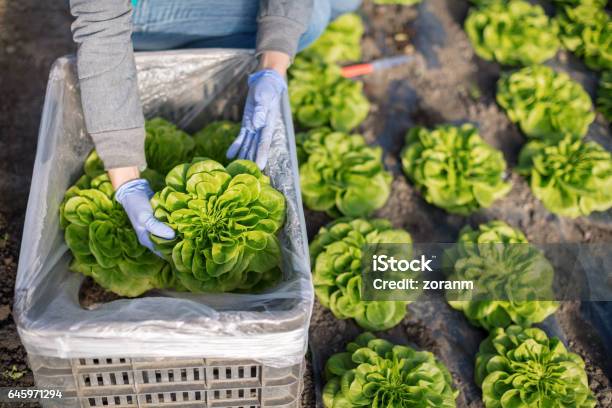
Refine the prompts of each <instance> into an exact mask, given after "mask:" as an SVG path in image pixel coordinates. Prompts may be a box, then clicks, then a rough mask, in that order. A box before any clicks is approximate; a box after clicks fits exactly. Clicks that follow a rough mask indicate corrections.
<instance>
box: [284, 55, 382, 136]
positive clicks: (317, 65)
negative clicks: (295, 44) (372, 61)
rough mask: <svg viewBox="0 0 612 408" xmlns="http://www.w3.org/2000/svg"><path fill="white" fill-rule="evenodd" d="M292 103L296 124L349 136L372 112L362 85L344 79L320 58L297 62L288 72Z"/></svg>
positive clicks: (333, 65) (302, 59)
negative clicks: (349, 132)
mask: <svg viewBox="0 0 612 408" xmlns="http://www.w3.org/2000/svg"><path fill="white" fill-rule="evenodd" d="M289 99H290V102H291V109H292V110H293V114H294V117H295V119H296V121H297V122H298V124H299V125H301V126H303V127H306V128H316V127H321V126H330V127H332V128H333V129H335V130H337V131H340V132H348V131H350V130H351V129H354V128H355V127H357V126H359V125H360V124H361V122H363V121H364V120H365V118H366V116H367V115H368V112H369V110H370V103H369V102H368V99H367V98H366V97H365V95H364V94H363V84H362V83H361V82H359V81H353V80H350V79H347V78H344V77H343V76H342V75H341V71H340V67H338V66H337V65H335V64H328V63H326V62H324V61H323V60H321V59H319V58H313V59H309V58H302V57H300V56H298V57H297V58H296V59H295V62H294V63H293V65H292V66H291V69H290V70H289Z"/></svg>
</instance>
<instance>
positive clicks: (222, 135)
mask: <svg viewBox="0 0 612 408" xmlns="http://www.w3.org/2000/svg"><path fill="white" fill-rule="evenodd" d="M238 133H240V123H235V122H230V121H227V120H221V121H217V122H211V123H210V124H208V125H207V126H206V127H205V128H204V129H202V130H200V131H199V132H197V133H196V134H194V135H193V139H194V141H195V149H194V154H193V156H194V157H203V158H208V159H212V160H214V161H216V162H219V163H221V164H222V165H224V166H227V165H228V164H229V163H230V160H229V159H228V158H227V155H226V154H227V149H229V147H230V146H231V144H232V143H233V142H234V139H236V137H238ZM186 161H191V160H186ZM177 164H180V163H177Z"/></svg>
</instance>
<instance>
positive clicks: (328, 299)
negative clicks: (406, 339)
mask: <svg viewBox="0 0 612 408" xmlns="http://www.w3.org/2000/svg"><path fill="white" fill-rule="evenodd" d="M411 242H412V238H411V237H410V234H408V233H407V232H406V231H404V230H400V229H393V228H392V227H391V224H390V223H389V222H388V221H386V220H382V219H376V220H371V221H368V220H364V219H354V220H344V219H342V220H337V221H335V222H333V223H331V224H330V225H328V226H326V227H322V228H321V229H320V230H319V233H318V234H317V235H316V236H315V238H314V239H313V241H312V242H311V244H310V259H311V264H312V265H313V271H312V273H313V283H314V287H315V293H316V295H317V299H319V302H321V304H322V305H323V306H324V307H326V308H329V309H330V310H331V311H332V313H333V314H334V316H336V317H337V318H338V319H351V318H352V319H355V321H356V322H357V324H359V326H361V327H363V328H364V329H367V330H386V329H389V328H391V327H394V326H396V325H397V324H399V322H400V321H401V320H402V319H403V318H404V316H405V315H406V305H407V304H408V302H399V301H396V302H391V301H367V302H366V301H363V300H361V282H362V280H361V273H362V272H361V269H362V266H361V256H362V248H363V246H364V245H366V244H369V245H373V244H379V243H384V244H410V243H411Z"/></svg>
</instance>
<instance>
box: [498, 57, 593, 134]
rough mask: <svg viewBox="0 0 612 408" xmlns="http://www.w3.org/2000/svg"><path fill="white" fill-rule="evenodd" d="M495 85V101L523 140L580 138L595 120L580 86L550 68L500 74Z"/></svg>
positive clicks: (528, 68)
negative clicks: (524, 137)
mask: <svg viewBox="0 0 612 408" xmlns="http://www.w3.org/2000/svg"><path fill="white" fill-rule="evenodd" d="M497 86H498V90H497V102H498V103H499V104H500V105H501V107H502V108H504V109H505V110H506V113H507V114H508V117H509V118H510V120H511V121H512V122H515V123H518V124H519V125H520V127H521V130H522V131H523V133H525V135H526V136H527V137H532V138H540V139H547V140H553V141H558V140H559V139H561V138H563V136H564V135H565V134H567V133H569V134H572V135H574V136H579V137H582V136H584V135H586V133H587V131H588V128H589V125H590V124H591V122H593V120H594V119H595V114H594V113H593V112H592V107H593V102H592V101H591V97H590V96H589V95H588V94H587V93H586V91H585V90H584V89H583V88H582V86H581V85H580V84H579V83H577V82H575V81H573V80H572V79H571V78H570V77H569V75H567V74H566V73H562V72H555V71H554V70H553V69H552V68H549V67H546V66H541V65H540V66H532V67H527V68H523V69H521V70H519V71H516V72H514V73H511V74H503V75H502V77H501V78H500V80H499V82H498V85H497Z"/></svg>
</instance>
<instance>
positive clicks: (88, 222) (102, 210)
mask: <svg viewBox="0 0 612 408" xmlns="http://www.w3.org/2000/svg"><path fill="white" fill-rule="evenodd" d="M60 225H61V226H62V228H63V229H64V238H65V240H66V244H67V245H68V248H69V249H70V251H71V252H72V255H73V256H74V259H73V260H72V262H71V264H70V269H71V270H73V271H74V272H78V273H82V274H84V275H86V276H90V277H92V278H93V279H94V280H95V281H96V282H97V283H98V284H99V285H100V286H102V287H103V288H105V289H107V290H110V291H112V292H114V293H116V294H118V295H120V296H127V297H135V296H139V295H141V294H142V293H144V292H146V291H148V290H150V289H154V288H176V287H177V283H176V281H175V276H174V274H173V273H172V270H171V269H170V267H169V265H168V263H167V262H165V261H164V260H162V259H160V258H158V257H157V256H156V255H155V254H153V253H152V252H151V251H149V250H148V249H147V248H145V247H143V246H141V245H140V243H139V242H138V238H137V237H136V233H135V232H134V230H133V229H132V225H131V223H130V221H129V219H128V217H127V214H126V213H125V211H124V210H123V208H122V207H121V205H120V204H119V203H118V202H117V201H115V198H114V192H113V187H112V185H111V183H110V180H109V179H108V176H107V175H106V174H102V175H98V176H96V177H95V178H93V179H92V178H91V177H89V176H87V175H84V176H82V177H81V178H80V179H79V180H78V181H77V183H76V184H75V185H74V186H72V187H71V188H69V189H68V191H66V195H65V197H64V201H63V202H62V204H61V206H60Z"/></svg>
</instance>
